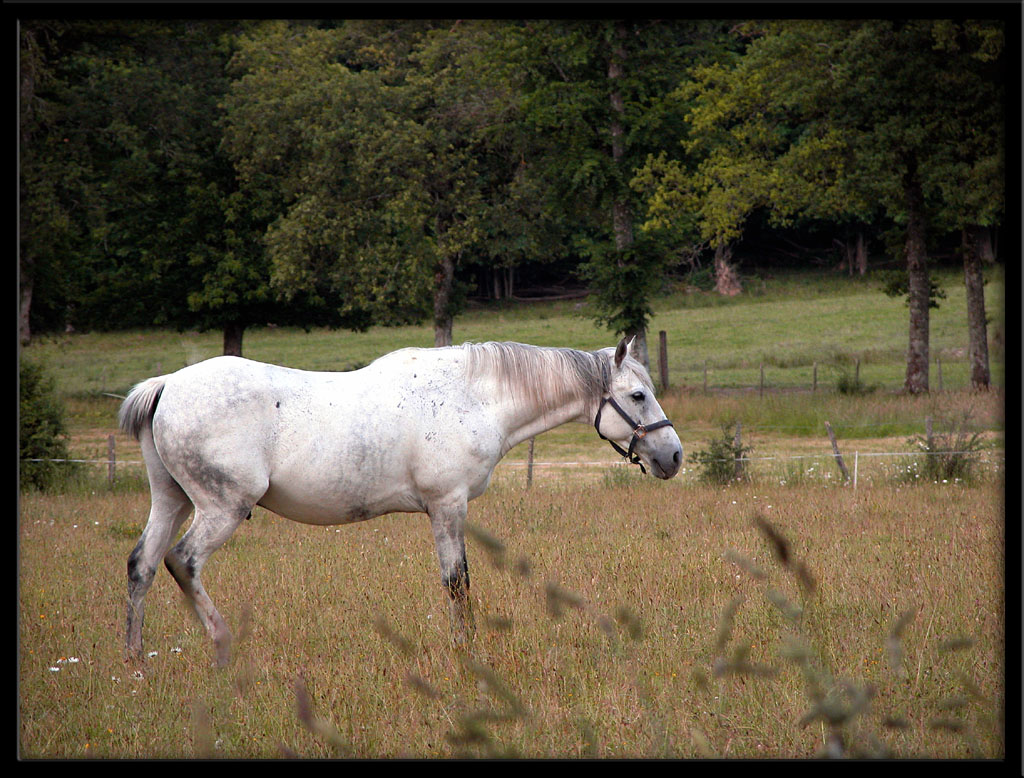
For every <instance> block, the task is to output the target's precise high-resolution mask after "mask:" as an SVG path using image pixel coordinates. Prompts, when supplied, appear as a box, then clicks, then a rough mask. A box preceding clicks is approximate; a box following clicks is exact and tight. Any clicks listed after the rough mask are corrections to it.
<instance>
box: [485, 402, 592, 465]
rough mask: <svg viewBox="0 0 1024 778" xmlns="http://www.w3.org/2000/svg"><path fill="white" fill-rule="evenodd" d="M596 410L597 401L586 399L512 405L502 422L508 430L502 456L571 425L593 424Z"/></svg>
mask: <svg viewBox="0 0 1024 778" xmlns="http://www.w3.org/2000/svg"><path fill="white" fill-rule="evenodd" d="M592 407H596V404H595V402H592V401H591V400H589V399H585V398H570V399H567V400H562V401H560V402H552V403H544V404H540V405H534V404H530V405H528V406H527V405H524V404H513V405H510V406H509V407H508V408H507V409H506V411H505V413H504V414H503V419H502V421H503V423H504V427H505V431H506V432H505V445H504V447H503V448H504V450H503V451H502V452H501V453H502V456H504V455H505V453H506V452H508V451H509V450H510V449H512V448H513V447H515V446H517V445H519V444H520V443H522V442H523V441H524V440H529V439H530V438H532V437H535V436H537V435H540V434H541V433H543V432H547V431H548V430H552V429H554V428H555V427H560V426H561V425H563V424H566V423H568V422H571V421H578V422H584V423H589V418H588V417H589V416H593V413H594V411H592V410H591V409H592Z"/></svg>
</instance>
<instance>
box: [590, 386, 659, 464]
mask: <svg viewBox="0 0 1024 778" xmlns="http://www.w3.org/2000/svg"><path fill="white" fill-rule="evenodd" d="M605 403H608V404H609V405H611V406H612V408H614V409H615V410H616V411H617V412H618V414H619V416H621V417H622V418H623V419H625V420H626V424H628V425H629V426H630V427H632V428H633V437H632V438H631V439H630V441H629V450H628V451H626V450H623V448H622V446H620V445H619V444H618V443H616V442H615V441H614V440H612V439H610V438H606V437H605V436H604V435H602V434H601V411H603V410H604V404H605ZM671 426H672V422H670V421H669V420H668V419H662V420H661V421H656V422H654V424H650V425H644V424H640V423H639V422H636V421H633V419H632V417H630V415H629V414H628V413H626V412H625V411H624V410H622V406H621V405H619V404H618V403H617V402H615V398H614V397H612V396H611V395H609V396H607V397H602V398H601V404H600V405H599V406H597V416H596V417H595V418H594V429H595V430H597V436H598V437H599V438H601V440H607V441H608V442H609V443H611V445H612V448H614V449H615V450H616V451H617V452H618V453H619V456H621V457H624V458H625V459H627V460H629V461H630V462H631V463H633V464H634V465H640V472H641V473H644V474H646V473H647V471H646V470H644V466H643V463H642V462H641V461H640V456H639V455H638V454H634V453H633V448H634V447H635V446H636V442H637V441H638V440H640V439H641V438H643V437H644V436H645V435H646V434H647V433H648V432H651V431H652V430H656V429H661V428H662V427H671Z"/></svg>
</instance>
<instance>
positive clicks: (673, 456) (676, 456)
mask: <svg viewBox="0 0 1024 778" xmlns="http://www.w3.org/2000/svg"><path fill="white" fill-rule="evenodd" d="M682 453H683V452H681V451H679V450H678V449H676V453H674V454H673V455H672V461H673V462H675V463H676V464H677V465H678V464H679V458H680V456H681V455H682Z"/></svg>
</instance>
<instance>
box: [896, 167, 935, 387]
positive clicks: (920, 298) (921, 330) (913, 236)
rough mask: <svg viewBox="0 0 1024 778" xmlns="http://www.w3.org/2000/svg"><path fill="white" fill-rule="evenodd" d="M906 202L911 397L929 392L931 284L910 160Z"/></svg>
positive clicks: (915, 178)
mask: <svg viewBox="0 0 1024 778" xmlns="http://www.w3.org/2000/svg"><path fill="white" fill-rule="evenodd" d="M903 192H904V195H905V197H906V202H907V237H906V253H907V287H908V289H909V294H908V302H909V304H910V338H909V345H908V348H907V377H906V381H905V382H904V384H903V388H904V389H905V390H906V391H907V392H909V393H911V394H921V393H924V392H927V391H928V369H929V363H928V359H929V357H928V328H929V303H930V301H931V281H930V280H929V278H928V253H927V246H926V243H925V216H924V195H923V193H922V191H921V181H920V179H919V178H918V176H917V162H916V160H914V159H911V160H910V161H909V162H908V164H907V171H906V173H905V174H904V177H903Z"/></svg>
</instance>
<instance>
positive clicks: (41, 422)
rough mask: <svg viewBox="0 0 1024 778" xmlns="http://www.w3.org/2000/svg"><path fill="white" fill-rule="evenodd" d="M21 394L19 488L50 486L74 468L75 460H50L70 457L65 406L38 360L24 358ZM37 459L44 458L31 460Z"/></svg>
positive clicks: (19, 391)
mask: <svg viewBox="0 0 1024 778" xmlns="http://www.w3.org/2000/svg"><path fill="white" fill-rule="evenodd" d="M18 394H19V403H18V454H19V468H18V473H19V476H20V478H19V485H20V488H21V489H23V490H32V489H38V490H46V489H51V488H53V487H54V486H57V485H58V484H59V483H60V482H61V481H62V480H63V479H64V478H66V477H67V476H68V475H69V474H70V473H71V472H73V470H74V464H73V463H70V462H54V461H47V460H55V459H68V458H69V455H68V442H69V436H68V431H67V424H66V422H65V420H64V406H63V404H62V403H61V402H60V400H59V399H58V396H57V392H56V388H55V385H54V380H53V379H52V378H51V377H49V376H48V375H47V374H46V373H45V371H44V370H43V368H42V366H40V365H39V364H36V363H35V362H31V361H27V360H22V361H21V364H20V366H19V373H18ZM34 459H38V460H43V461H39V462H33V461H30V460H34Z"/></svg>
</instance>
